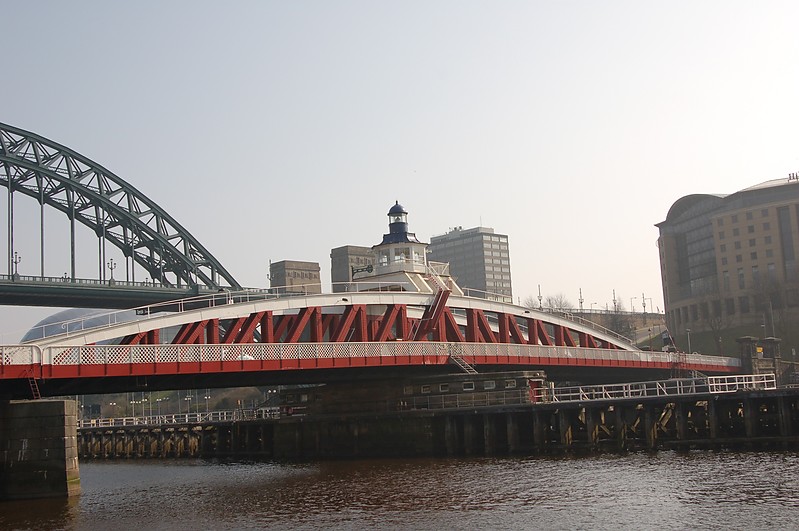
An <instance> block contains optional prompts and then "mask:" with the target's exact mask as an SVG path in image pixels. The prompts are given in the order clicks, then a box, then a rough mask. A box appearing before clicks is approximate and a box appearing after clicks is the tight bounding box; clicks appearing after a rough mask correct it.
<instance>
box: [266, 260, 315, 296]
mask: <svg viewBox="0 0 799 531" xmlns="http://www.w3.org/2000/svg"><path fill="white" fill-rule="evenodd" d="M320 271H321V269H320V268H319V263H318V262H301V261H298V260H282V261H280V262H270V264H269V283H270V285H271V289H273V290H277V291H280V292H292V293H294V292H296V293H309V294H315V293H322V280H321V276H320Z"/></svg>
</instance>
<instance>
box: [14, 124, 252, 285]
mask: <svg viewBox="0 0 799 531" xmlns="http://www.w3.org/2000/svg"><path fill="white" fill-rule="evenodd" d="M0 166H1V167H2V169H3V171H0V184H2V185H3V186H5V187H6V188H10V192H11V193H14V192H20V193H22V194H24V195H26V196H29V197H31V198H33V199H35V200H37V201H38V202H39V204H40V205H42V206H44V205H48V206H50V207H52V208H55V209H56V210H59V211H61V212H63V213H64V214H66V216H67V218H68V219H69V220H70V222H72V223H74V221H76V220H77V221H79V222H80V223H82V224H83V225H85V226H87V227H89V228H90V229H91V230H92V231H94V233H95V234H96V235H97V236H98V238H104V239H105V240H106V241H108V242H110V243H112V244H113V245H114V246H116V247H117V248H119V249H120V250H121V251H122V253H123V255H124V256H126V257H128V258H132V259H133V260H134V261H135V262H136V263H138V264H139V265H141V266H142V267H143V268H144V269H145V270H146V271H147V272H148V273H149V274H150V276H151V277H152V278H154V279H158V280H159V281H160V282H161V284H162V285H164V286H170V287H171V286H173V285H175V284H178V285H180V284H185V285H186V286H194V285H198V284H202V285H205V286H206V287H208V288H212V289H213V288H220V287H223V286H224V287H231V288H233V289H239V288H241V286H240V284H239V283H238V282H237V281H236V280H235V279H234V278H233V276H232V275H231V274H230V273H229V272H228V271H227V270H226V269H225V268H224V266H222V264H221V263H220V262H219V261H218V260H217V259H216V258H214V257H213V256H212V255H211V254H210V253H209V252H208V251H207V250H206V249H205V248H204V247H203V246H202V244H200V242H199V241H197V240H196V239H195V238H194V237H193V236H192V235H191V234H190V233H189V232H188V231H187V230H186V229H185V228H183V227H182V226H181V225H180V224H179V223H178V222H177V221H175V220H174V219H173V218H172V217H171V216H170V215H169V214H168V213H167V212H166V211H165V210H163V209H162V208H160V207H159V206H158V205H157V204H155V203H154V202H153V201H152V200H150V199H149V198H147V197H146V196H145V195H144V194H142V193H141V192H139V191H138V190H137V189H136V188H134V187H133V186H131V185H130V184H129V183H127V182H126V181H124V180H123V179H121V178H119V177H118V176H116V175H115V174H113V173H112V172H110V171H108V170H107V169H106V168H104V167H103V166H101V165H99V164H97V163H95V162H93V161H91V160H89V159H88V158H86V157H84V156H82V155H80V154H79V153H77V152H75V151H73V150H71V149H69V148H67V147H65V146H62V145H60V144H57V143H55V142H52V141H50V140H47V139H45V138H43V137H41V136H39V135H36V134H34V133H31V132H28V131H24V130H22V129H19V128H16V127H12V126H9V125H6V124H3V123H0ZM9 238H11V235H9ZM73 258H74V257H73ZM167 273H169V274H172V275H174V279H175V280H174V281H172V280H170V279H169V278H167V276H166V275H167ZM223 281H224V282H223Z"/></svg>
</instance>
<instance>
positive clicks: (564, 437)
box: [558, 409, 573, 448]
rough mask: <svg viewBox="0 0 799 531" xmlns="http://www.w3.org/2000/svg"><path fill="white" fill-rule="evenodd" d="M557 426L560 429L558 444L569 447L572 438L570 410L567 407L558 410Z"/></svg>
mask: <svg viewBox="0 0 799 531" xmlns="http://www.w3.org/2000/svg"><path fill="white" fill-rule="evenodd" d="M558 428H559V430H560V444H561V445H563V446H564V447H566V448H569V447H571V445H572V442H573V441H572V439H573V429H572V412H571V411H570V410H567V409H561V410H559V411H558Z"/></svg>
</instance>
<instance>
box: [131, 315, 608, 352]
mask: <svg viewBox="0 0 799 531" xmlns="http://www.w3.org/2000/svg"><path fill="white" fill-rule="evenodd" d="M339 309H340V307H339ZM429 309H430V307H428V310H429ZM423 319H424V318H423ZM419 321H420V319H416V318H412V317H408V308H407V306H406V305H404V304H390V305H387V306H386V307H385V310H384V312H383V314H382V315H370V314H369V313H368V307H367V306H366V305H362V304H352V305H349V306H346V307H345V308H344V310H343V313H342V314H325V313H324V308H323V307H319V306H309V307H304V308H301V309H300V310H299V311H298V313H296V314H291V315H273V313H272V312H271V311H261V312H255V313H251V314H249V315H248V316H240V317H237V318H233V319H222V320H220V319H216V318H211V319H203V320H201V321H197V322H192V323H186V324H184V325H182V326H181V328H180V330H179V331H178V332H177V334H176V335H175V337H174V339H173V341H172V343H173V344H203V343H204V344H219V343H223V344H230V343H255V342H259V343H261V342H263V343H298V342H311V343H323V342H331V343H341V342H353V341H355V342H357V341H370V342H371V341H378V342H380V341H395V340H403V341H409V340H411V339H412V338H411V334H413V330H414V329H415V328H414V325H416V326H418V324H417V323H419ZM436 321H437V322H436V323H435V324H434V325H431V327H430V331H429V332H427V333H426V334H425V335H423V336H421V337H416V339H415V341H446V342H453V343H465V342H468V343H496V344H498V343H511V344H519V345H545V346H561V347H564V346H565V347H577V346H579V347H582V348H602V349H618V348H619V347H618V346H617V345H614V344H613V343H610V342H608V341H605V340H601V339H599V338H597V337H595V336H592V335H591V334H589V333H587V332H585V331H580V330H571V329H570V328H569V327H567V326H563V325H560V324H556V323H548V322H546V321H543V320H541V319H535V318H533V317H519V316H515V315H512V314H508V313H501V312H486V311H484V310H482V309H479V308H468V309H467V310H466V322H465V324H460V325H459V324H458V321H457V318H456V316H455V314H453V312H452V311H451V309H450V308H449V307H446V306H445V307H442V308H441V310H440V314H439V317H437V318H436ZM492 321H493V322H496V323H497V328H498V331H496V332H495V331H494V330H493V329H492V328H493V327H492V325H491V322H492ZM523 328H526V333H525V331H524V330H523ZM256 329H258V330H257V333H256ZM574 335H576V336H577V338H578V339H577V340H576V341H575V339H574ZM157 338H158V335H153V334H150V335H148V334H146V333H143V332H139V333H137V334H134V335H131V336H127V337H126V338H124V339H123V340H122V344H126V345H129V344H148V343H149V342H150V341H152V340H155V341H157Z"/></svg>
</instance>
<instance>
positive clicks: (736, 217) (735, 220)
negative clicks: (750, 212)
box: [732, 214, 738, 223]
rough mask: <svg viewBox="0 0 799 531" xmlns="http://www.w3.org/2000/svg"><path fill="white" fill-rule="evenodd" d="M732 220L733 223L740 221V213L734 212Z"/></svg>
mask: <svg viewBox="0 0 799 531" xmlns="http://www.w3.org/2000/svg"><path fill="white" fill-rule="evenodd" d="M732 222H733V223H738V214H733V215H732Z"/></svg>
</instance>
